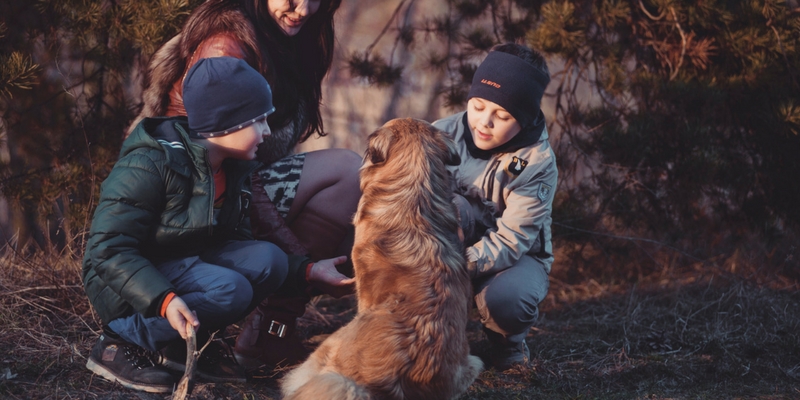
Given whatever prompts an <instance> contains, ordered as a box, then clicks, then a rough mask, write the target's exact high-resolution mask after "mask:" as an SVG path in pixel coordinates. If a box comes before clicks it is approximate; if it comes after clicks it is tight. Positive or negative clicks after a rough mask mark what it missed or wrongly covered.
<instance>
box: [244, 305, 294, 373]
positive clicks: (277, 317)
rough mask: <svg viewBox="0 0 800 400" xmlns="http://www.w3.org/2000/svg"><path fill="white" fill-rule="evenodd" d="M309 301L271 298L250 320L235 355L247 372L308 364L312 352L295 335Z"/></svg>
mask: <svg viewBox="0 0 800 400" xmlns="http://www.w3.org/2000/svg"><path fill="white" fill-rule="evenodd" d="M307 302H308V298H307V297H290V298H287V297H277V296H273V297H268V298H267V299H265V300H264V301H263V302H261V304H259V305H258V307H256V309H255V310H253V312H252V313H250V315H248V316H247V320H246V321H245V323H244V326H243V327H242V332H241V333H240V334H239V336H238V337H237V338H236V347H235V348H234V350H233V352H234V355H235V356H236V360H237V361H238V362H239V364H241V365H242V366H244V367H245V368H246V369H248V370H249V369H255V368H259V367H261V366H267V367H270V368H276V367H285V366H290V365H294V364H297V363H299V362H301V361H303V360H305V359H306V358H307V357H308V355H309V354H310V352H309V351H308V349H306V348H305V346H303V343H302V342H301V340H300V338H298V337H297V335H295V330H296V328H297V319H298V318H300V317H301V316H303V314H304V313H305V311H306V303H307Z"/></svg>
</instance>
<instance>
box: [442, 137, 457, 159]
mask: <svg viewBox="0 0 800 400" xmlns="http://www.w3.org/2000/svg"><path fill="white" fill-rule="evenodd" d="M442 136H443V137H444V142H445V143H447V152H448V155H449V157H448V158H447V160H445V164H447V165H459V164H461V156H459V155H458V147H456V142H454V141H453V139H450V137H449V136H447V135H446V134H445V133H444V132H442Z"/></svg>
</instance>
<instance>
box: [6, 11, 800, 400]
mask: <svg viewBox="0 0 800 400" xmlns="http://www.w3.org/2000/svg"><path fill="white" fill-rule="evenodd" d="M201 2H202V1H201V0H96V1H90V0H60V1H53V0H35V1H34V0H3V1H2V2H0V295H1V296H0V354H2V355H0V394H5V395H6V397H12V398H13V397H25V398H67V397H69V398H75V397H77V398H125V397H126V396H130V395H131V393H132V392H127V391H125V390H124V389H120V388H119V387H118V386H114V385H111V384H108V383H105V382H100V381H97V380H92V377H91V375H90V374H89V373H88V371H86V370H85V369H83V364H84V363H85V357H86V355H87V354H88V349H89V348H90V347H91V345H92V344H93V343H94V341H95V340H96V334H97V329H98V327H99V323H98V321H97V319H96V316H95V314H94V313H93V311H92V310H91V308H90V307H89V306H88V302H87V301H86V300H85V296H84V295H83V291H82V287H81V284H80V260H81V257H82V253H83V249H82V247H83V240H84V234H85V233H86V232H87V231H88V227H89V224H90V220H91V212H92V210H93V207H94V205H95V204H96V199H97V196H98V189H99V185H100V183H101V182H102V181H103V179H104V178H105V176H106V175H107V174H108V172H109V170H110V168H111V167H112V166H113V163H114V161H115V160H116V158H117V154H118V151H119V148H120V144H121V142H122V138H123V133H124V131H125V128H126V127H127V125H128V124H129V123H130V121H131V120H132V118H133V116H134V115H136V114H137V112H138V110H139V108H140V102H141V98H140V96H141V83H142V74H143V69H144V66H145V65H146V64H147V62H148V60H149V57H150V56H151V55H152V53H153V52H154V51H155V49H157V48H158V46H159V45H160V44H161V43H163V42H164V41H166V40H167V39H168V38H170V37H171V36H172V35H174V34H175V33H176V32H177V31H178V30H179V29H180V26H181V24H182V22H183V21H184V20H185V18H186V16H187V15H188V14H189V13H190V12H191V10H192V9H193V8H194V7H195V6H197V4H199V3H201ZM343 3H344V4H343V5H342V8H341V9H340V11H339V13H338V14H337V21H336V22H337V31H336V33H337V40H338V42H337V50H336V51H337V53H336V59H335V61H334V68H333V70H332V71H331V73H330V74H329V76H328V78H327V80H326V83H325V88H324V91H325V92H324V103H325V104H324V108H323V117H324V122H325V128H326V131H327V132H329V134H328V135H327V136H325V137H323V138H312V139H310V140H308V141H307V142H306V143H303V144H301V145H300V146H299V148H298V150H299V151H306V150H314V149H319V148H327V147H347V148H350V149H353V150H355V151H357V152H362V151H363V149H364V145H365V139H366V136H367V135H368V134H369V133H370V132H371V131H372V130H374V129H375V128H377V127H378V126H380V125H381V124H382V123H383V122H385V121H386V120H388V119H391V118H394V117H415V118H422V119H426V120H429V121H433V120H435V119H437V118H440V117H442V116H445V115H448V114H449V113H452V112H455V111H459V110H460V109H462V108H463V107H464V105H465V96H466V92H467V90H468V86H469V82H470V81H471V77H472V74H473V72H474V70H475V67H476V65H477V63H479V62H480V60H482V58H483V57H484V56H485V54H486V51H487V49H488V48H489V47H491V46H492V45H493V44H496V43H500V42H506V41H517V42H520V43H525V44H527V45H529V46H530V47H533V48H536V49H539V50H541V51H542V52H543V53H545V54H546V56H547V58H548V64H549V66H550V70H551V73H552V75H553V79H552V81H551V83H550V85H549V87H548V89H547V93H546V96H545V100H544V105H543V108H544V111H545V114H546V117H547V121H548V130H549V131H550V141H551V144H552V145H553V148H554V150H555V152H556V156H557V159H558V166H559V178H560V179H559V187H558V190H557V193H556V203H555V208H554V213H553V225H554V226H553V232H554V247H555V249H556V262H555V264H554V266H553V274H552V275H551V288H550V294H549V295H548V297H547V298H546V299H545V301H544V303H543V304H542V306H541V308H542V317H541V321H540V323H539V324H538V325H537V326H536V327H535V328H534V329H532V331H531V335H530V336H529V345H530V347H531V349H532V351H533V353H534V356H533V358H534V360H533V362H532V365H531V367H530V368H522V369H519V370H516V371H512V372H511V373H506V374H501V373H498V372H497V371H487V372H485V373H484V374H482V375H481V378H480V379H479V381H478V382H476V384H475V385H473V387H472V388H471V389H470V392H469V393H468V394H467V395H465V398H470V399H472V398H487V399H488V398H797V397H799V396H800V336H799V334H798V332H799V331H800V317H799V316H800V308H799V307H798V303H799V302H800V295H799V294H798V280H800V267H799V266H798V264H800V263H798V257H799V256H800V254H798V244H800V241H798V226H800V207H798V205H800V168H799V167H800V68H799V67H800V48H798V46H800V6H798V2H797V1H796V0H741V1H724V0H695V1H689V0H586V1H569V0H556V1H537V0H436V1H434V0H428V1H418V0H416V1H415V0H374V1H347V0H345V1H344V2H343ZM353 301H354V299H352V298H349V299H347V298H346V299H344V300H340V301H334V300H333V299H329V298H321V299H317V300H316V301H315V303H314V304H313V305H312V307H310V308H309V311H308V312H307V314H306V317H304V322H303V326H304V329H305V330H304V335H306V338H307V339H308V343H309V345H310V346H313V345H314V343H316V342H317V341H318V340H320V338H321V337H324V335H325V334H327V333H330V332H331V331H333V330H334V329H335V328H337V327H338V326H341V324H343V323H346V321H347V320H348V318H350V317H352V311H351V307H349V306H350V305H352V302H353ZM470 335H471V336H470V337H471V341H472V342H473V345H474V347H475V351H476V352H480V351H481V348H482V347H485V342H484V341H483V339H482V337H481V336H480V329H479V327H478V326H477V325H475V324H473V326H472V328H471V331H470ZM256 378H257V379H254V383H248V385H247V387H243V388H236V387H228V386H226V385H220V386H216V387H214V386H210V387H201V388H200V392H199V396H207V397H208V398H273V396H275V392H274V388H275V383H274V382H275V379H273V378H274V377H273V376H272V375H269V376H261V377H256ZM259 378H263V379H259ZM43 383H47V385H44V386H42V384H43ZM140 397H142V395H140Z"/></svg>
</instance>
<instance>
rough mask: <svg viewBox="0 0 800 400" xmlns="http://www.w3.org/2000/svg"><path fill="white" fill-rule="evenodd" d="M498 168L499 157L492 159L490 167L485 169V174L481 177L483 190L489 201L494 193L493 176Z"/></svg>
mask: <svg viewBox="0 0 800 400" xmlns="http://www.w3.org/2000/svg"><path fill="white" fill-rule="evenodd" d="M499 166H500V158H499V157H494V156H493V157H492V165H491V166H490V167H489V168H487V169H486V173H485V174H484V175H483V184H482V185H481V186H483V190H485V191H486V194H485V196H486V197H487V198H489V199H491V198H492V197H493V196H492V195H493V192H494V181H495V179H494V176H495V175H497V168H498V167H499Z"/></svg>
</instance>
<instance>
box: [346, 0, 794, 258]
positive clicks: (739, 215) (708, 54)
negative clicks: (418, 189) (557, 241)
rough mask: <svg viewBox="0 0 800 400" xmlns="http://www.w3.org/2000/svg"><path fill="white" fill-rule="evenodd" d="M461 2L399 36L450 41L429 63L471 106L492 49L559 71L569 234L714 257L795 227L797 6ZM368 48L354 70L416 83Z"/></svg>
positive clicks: (555, 90) (619, 0) (564, 220)
mask: <svg viewBox="0 0 800 400" xmlns="http://www.w3.org/2000/svg"><path fill="white" fill-rule="evenodd" d="M412 2H413V1H412ZM404 3H406V2H405V0H404V1H401V2H399V6H398V7H403V6H408V5H405V4H404ZM447 3H448V5H449V8H448V12H447V14H446V15H441V16H435V17H433V18H431V19H429V20H427V21H423V22H421V23H419V24H417V25H416V26H414V27H408V26H405V27H404V28H403V29H395V30H390V32H393V33H394V38H395V40H396V42H397V44H398V45H401V46H414V45H415V44H417V43H418V42H420V41H421V40H427V41H430V40H434V41H438V42H440V43H444V49H445V50H444V51H443V52H441V53H437V54H435V55H432V56H431V57H430V65H431V67H432V68H445V69H447V71H448V76H449V77H450V81H449V84H448V85H446V87H445V88H444V90H443V96H444V97H445V100H446V102H447V104H449V105H452V106H454V107H458V108H461V107H463V105H464V104H465V100H466V99H465V94H466V92H467V90H468V87H469V83H470V82H471V78H472V75H473V73H474V71H475V68H476V65H477V63H479V62H480V60H481V59H482V58H483V57H484V56H485V54H486V51H487V50H488V48H489V47H490V46H491V45H493V44H496V43H501V42H506V41H517V42H523V43H526V44H527V45H529V46H530V47H532V48H536V49H538V50H540V51H542V52H543V53H545V54H546V55H547V56H548V58H549V60H550V62H551V64H552V65H551V71H553V72H554V76H553V81H552V82H551V84H550V87H549V90H548V93H549V96H550V97H551V98H552V100H553V101H554V102H555V105H556V107H555V110H556V113H555V118H554V119H553V120H552V121H550V124H549V127H550V131H551V133H552V136H555V137H554V139H551V141H552V142H554V144H555V147H556V150H557V156H558V160H559V164H560V171H561V187H560V193H559V202H558V206H557V209H556V213H557V214H558V215H557V218H556V222H557V224H558V226H557V228H559V227H560V228H562V229H560V230H561V233H562V234H566V233H574V232H576V231H577V232H582V231H584V232H585V231H602V232H610V233H614V234H618V235H619V234H623V233H625V234H628V233H630V234H634V233H635V234H636V235H643V236H645V237H648V238H653V239H656V240H659V241H664V242H666V243H672V244H675V245H680V247H682V248H684V249H687V250H689V251H690V252H691V253H693V254H696V255H698V256H701V257H704V256H708V254H706V253H704V250H703V249H706V250H705V251H707V250H708V249H711V248H713V246H710V244H712V242H713V243H719V241H720V240H729V239H733V240H736V237H735V236H737V235H738V234H740V233H742V232H744V231H750V232H753V231H757V232H760V233H767V234H768V235H778V236H779V235H780V234H781V232H783V231H784V230H785V229H787V228H789V229H795V228H797V226H798V224H799V223H800V209H798V207H797V206H796V205H797V204H800V183H798V182H800V181H798V171H800V157H799V156H798V155H800V136H799V135H800V86H799V82H798V80H800V76H799V75H800V70H798V66H800V49H798V45H800V14H798V13H797V5H796V2H790V3H791V4H789V3H787V2H785V1H783V0H758V1H756V0H748V1H727V0H704V1H694V0H692V1H689V0H592V1H569V0H554V1H537V0H448V1H447ZM390 24H391V21H390ZM388 26H389V25H387V27H388ZM370 51H371V49H369V48H368V49H367V50H366V52H359V53H355V54H353V55H352V57H351V61H350V66H351V73H352V74H354V75H355V76H360V77H362V78H365V79H368V80H370V81H371V82H376V83H379V84H388V83H391V81H392V79H402V71H400V70H397V69H396V68H395V66H393V65H391V64H389V63H387V62H385V61H384V59H383V58H381V57H379V56H373V55H372V54H370ZM387 71H389V72H391V73H387ZM552 136H551V137H552ZM726 236H734V237H726ZM768 237H772V236H768ZM773 238H775V237H773Z"/></svg>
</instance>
